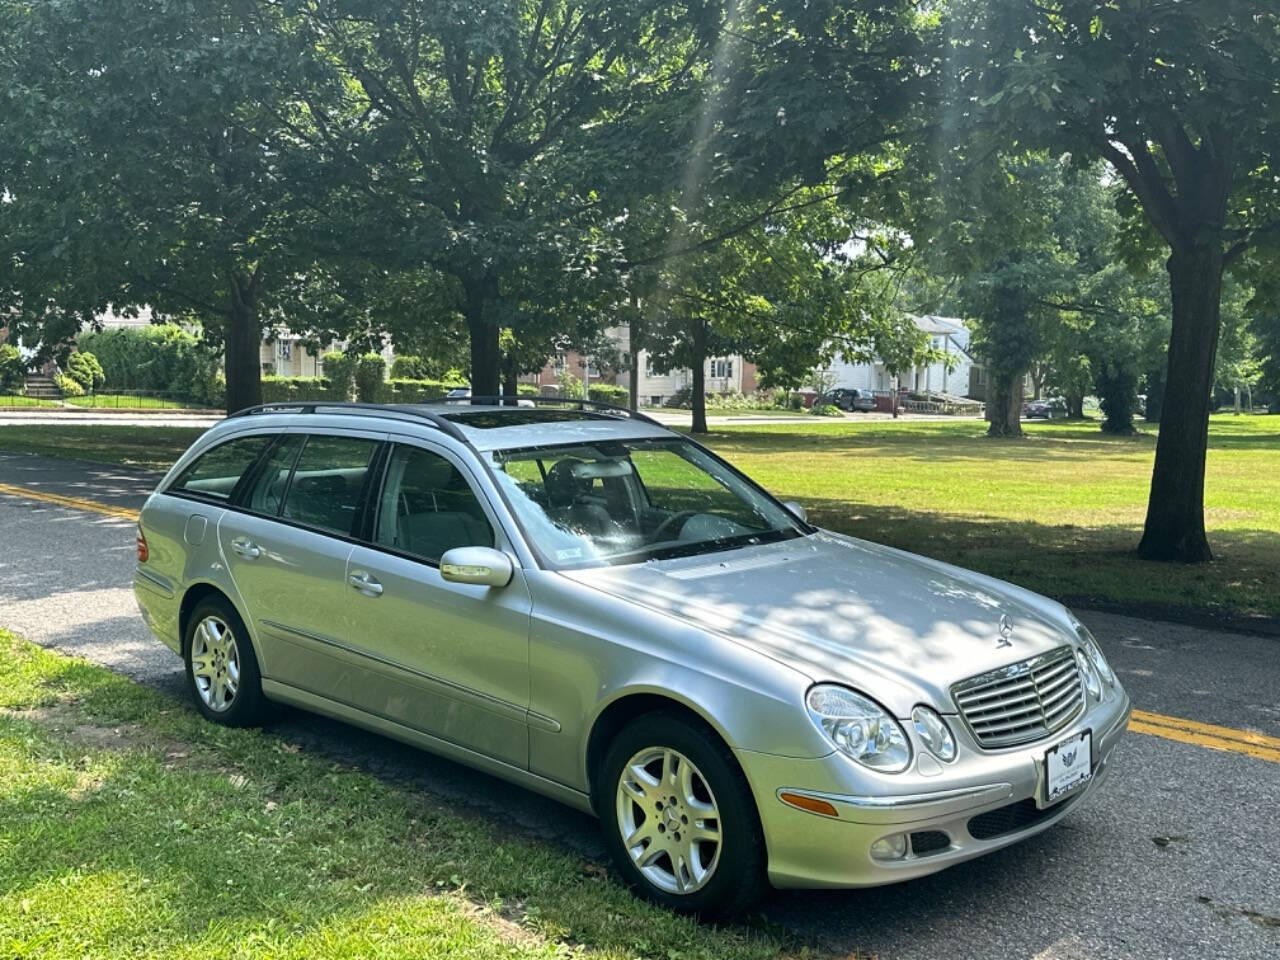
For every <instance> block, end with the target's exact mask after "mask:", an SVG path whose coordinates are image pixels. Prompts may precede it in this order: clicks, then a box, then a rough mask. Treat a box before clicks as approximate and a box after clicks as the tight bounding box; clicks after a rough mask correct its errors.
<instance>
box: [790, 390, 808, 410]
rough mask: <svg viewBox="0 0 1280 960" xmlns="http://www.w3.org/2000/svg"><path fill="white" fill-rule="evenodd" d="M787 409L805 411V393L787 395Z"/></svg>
mask: <svg viewBox="0 0 1280 960" xmlns="http://www.w3.org/2000/svg"><path fill="white" fill-rule="evenodd" d="M787 409H788V410H803V409H804V394H803V393H789V394H787Z"/></svg>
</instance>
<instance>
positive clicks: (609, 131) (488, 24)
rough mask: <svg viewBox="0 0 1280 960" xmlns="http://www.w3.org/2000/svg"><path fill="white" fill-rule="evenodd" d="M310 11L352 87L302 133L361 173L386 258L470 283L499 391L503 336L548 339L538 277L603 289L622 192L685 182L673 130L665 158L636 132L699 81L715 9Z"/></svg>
mask: <svg viewBox="0 0 1280 960" xmlns="http://www.w3.org/2000/svg"><path fill="white" fill-rule="evenodd" d="M297 9H298V11H299V21H298V23H299V29H301V30H304V31H305V32H306V34H307V35H308V36H309V37H310V41H311V43H312V45H313V46H314V47H315V48H316V49H317V50H318V51H320V54H321V61H322V62H323V63H331V64H336V65H337V68H338V70H339V72H340V77H341V83H342V88H343V89H344V91H345V93H346V97H345V100H344V102H343V103H342V104H340V105H339V106H335V107H326V106H325V105H323V104H316V105H314V109H313V110H312V111H311V115H310V119H311V120H312V121H313V123H312V124H311V125H310V126H309V127H308V128H307V129H303V128H302V126H301V125H300V127H299V132H300V135H303V136H305V137H306V138H307V139H308V140H309V142H311V143H312V144H313V145H314V146H315V147H316V148H317V149H320V150H323V151H324V152H325V153H326V154H327V155H328V156H329V157H331V158H332V159H333V160H334V162H335V164H337V165H338V166H340V167H341V168H342V169H343V170H344V171H345V174H344V175H345V177H346V179H348V181H349V182H350V183H351V184H352V187H351V191H350V196H349V202H350V203H351V205H352V209H353V210H359V211H360V213H359V218H361V219H363V220H365V221H366V222H369V223H376V225H377V227H376V232H377V234H378V236H372V235H371V236H369V237H368V238H367V239H368V240H369V241H370V244H371V249H379V248H380V253H378V255H377V256H378V257H379V258H380V259H383V260H384V261H385V262H387V263H395V264H397V265H399V266H400V267H401V268H416V269H420V268H424V267H429V268H431V269H433V270H435V271H437V272H439V273H440V274H442V275H444V276H447V277H449V278H450V279H451V281H452V282H453V283H454V284H455V288H454V289H455V294H456V308H457V310H458V312H459V313H460V314H461V315H462V317H463V318H464V320H465V323H466V328H467V331H468V337H469V341H470V366H471V383H472V388H473V390H474V391H475V393H476V394H478V395H492V394H497V393H498V392H499V379H500V373H501V367H502V360H503V356H502V350H501V346H500V336H501V331H502V330H503V329H504V328H510V329H511V330H512V331H513V335H514V337H515V339H516V341H517V342H521V341H525V340H529V339H531V337H530V336H529V335H527V334H526V332H525V331H522V330H521V326H522V321H523V320H524V319H526V318H527V316H528V311H527V310H526V309H524V308H525V307H527V305H528V303H529V302H530V301H529V297H528V290H529V286H530V281H531V280H532V281H533V282H534V283H535V284H541V283H543V282H544V281H553V282H560V283H563V282H566V280H565V279H564V278H567V277H569V276H572V277H576V278H577V279H578V280H579V281H580V282H582V283H592V282H594V281H596V280H597V279H598V278H599V276H600V275H601V272H602V270H604V269H605V266H606V265H607V263H608V262H609V261H610V260H611V257H610V256H609V255H608V251H606V250H602V249H600V248H599V247H598V246H597V245H596V242H595V241H596V239H597V238H598V236H599V230H600V228H601V224H602V222H603V221H605V220H606V219H607V218H608V216H609V215H610V214H611V213H616V211H611V210H609V209H607V204H608V203H609V202H610V201H609V198H610V197H615V196H616V195H617V194H618V192H619V190H618V184H619V183H620V182H624V183H625V182H629V181H630V180H632V179H636V178H639V179H645V178H653V177H655V176H659V177H662V178H666V179H669V178H670V176H671V174H670V170H671V165H670V164H668V163H665V162H663V156H662V153H663V149H664V148H663V146H662V142H661V141H660V140H659V139H657V136H656V134H657V133H659V132H660V131H656V130H654V129H651V130H650V131H649V134H650V136H649V138H648V139H647V140H645V141H643V142H644V143H645V153H646V161H647V162H646V163H643V164H638V163H636V162H635V156H636V144H637V143H638V142H641V141H640V140H639V139H638V138H637V136H636V130H635V129H634V126H633V125H634V123H635V121H636V119H637V117H638V116H639V115H641V114H642V113H644V112H645V110H646V109H648V108H649V107H650V106H651V105H652V103H653V102H654V101H655V100H661V99H663V98H667V97H679V96H681V94H682V93H683V92H684V91H685V90H686V89H687V88H692V87H695V86H696V84H697V82H698V78H699V72H700V70H701V64H702V62H703V54H704V53H705V49H706V44H707V42H708V41H709V38H710V33H708V32H707V30H708V28H714V26H715V10H714V8H704V7H702V6H701V5H700V4H696V3H695V4H692V5H684V4H682V3H678V2H673V0H640V2H635V3H625V4H618V3H612V2H607V0H537V2H516V0H498V2H495V3H490V4H486V5H483V6H475V5H469V4H457V3H454V2H452V0H383V2H379V3H375V4H368V3H355V2H352V0H303V2H301V3H299V4H297ZM677 115H678V116H682V115H683V114H682V113H681V112H680V111H677ZM678 133H679V131H676V130H674V129H673V130H671V131H668V132H667V133H666V134H665V135H664V136H666V137H673V136H676V135H678ZM671 142H673V143H674V142H675V141H671ZM553 278H555V279H554V280H553ZM532 339H535V340H536V339H539V336H538V335H534V336H532Z"/></svg>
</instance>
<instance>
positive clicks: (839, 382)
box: [829, 317, 974, 397]
mask: <svg viewBox="0 0 1280 960" xmlns="http://www.w3.org/2000/svg"><path fill="white" fill-rule="evenodd" d="M912 320H914V321H915V324H916V326H917V327H918V328H919V329H920V330H921V331H922V332H923V333H925V334H926V335H928V337H929V341H930V344H931V345H932V346H933V347H934V349H936V350H941V351H942V352H943V353H945V354H946V355H947V357H948V361H949V362H950V364H951V369H950V370H948V369H947V365H948V364H947V362H943V361H939V362H938V363H933V364H929V365H928V366H920V367H914V368H912V369H911V370H906V371H902V372H901V374H900V378H899V386H901V387H903V388H905V389H907V390H910V391H911V392H913V393H948V394H951V395H953V396H958V397H959V396H964V395H966V394H967V393H968V392H969V369H970V367H972V366H973V363H974V360H973V357H972V356H970V354H969V329H968V328H967V327H966V326H965V325H964V324H963V323H962V322H961V321H960V320H955V319H951V318H948V317H912ZM829 370H830V372H831V374H832V375H833V376H834V378H835V380H834V383H833V386H837V387H852V388H854V389H857V390H873V391H874V390H890V389H892V387H893V375H892V374H891V373H890V372H889V371H888V370H887V369H886V368H885V366H884V364H883V363H880V362H879V361H876V362H874V363H848V362H845V361H844V360H837V361H836V362H835V363H833V364H832V365H831V367H830V368H829Z"/></svg>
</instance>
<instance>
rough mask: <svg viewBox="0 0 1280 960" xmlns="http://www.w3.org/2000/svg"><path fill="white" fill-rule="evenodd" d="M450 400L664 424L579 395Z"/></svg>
mask: <svg viewBox="0 0 1280 960" xmlns="http://www.w3.org/2000/svg"><path fill="white" fill-rule="evenodd" d="M442 402H444V401H442V400H432V401H430V403H431V405H433V406H434V405H438V404H440V403H442ZM448 402H449V403H450V404H453V405H456V406H466V405H467V404H468V403H471V404H475V405H477V406H478V405H485V406H489V405H492V406H495V407H499V406H508V407H509V406H515V404H516V403H517V402H528V403H533V404H535V405H543V404H545V405H547V406H568V407H576V408H577V409H579V410H582V411H583V412H587V411H598V412H600V413H610V414H614V415H615V416H622V417H626V418H627V419H629V420H639V421H641V422H642V423H651V424H653V425H654V426H655V427H661V426H662V423H661V421H658V420H655V419H653V417H651V416H649V415H648V414H644V413H641V412H640V411H638V410H630V409H628V408H627V407H619V406H617V405H616V404H612V403H600V402H598V401H596V400H582V399H580V398H578V397H497V396H490V397H458V398H456V399H454V400H450V401H448Z"/></svg>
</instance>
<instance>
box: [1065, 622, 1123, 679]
mask: <svg viewBox="0 0 1280 960" xmlns="http://www.w3.org/2000/svg"><path fill="white" fill-rule="evenodd" d="M1071 622H1072V623H1074V624H1075V627H1076V636H1077V637H1079V638H1080V645H1081V646H1082V647H1084V652H1085V653H1087V654H1088V655H1089V662H1090V663H1092V664H1093V668H1094V669H1095V670H1097V671H1098V676H1100V677H1101V678H1102V680H1103V682H1104V683H1106V685H1107V686H1108V687H1114V686H1115V685H1116V674H1115V671H1114V670H1112V669H1111V664H1109V663H1107V658H1106V657H1104V656H1103V655H1102V648H1101V647H1100V646H1098V641H1097V640H1095V639H1093V634H1092V633H1090V632H1089V628H1088V627H1086V626H1085V625H1084V624H1083V623H1081V622H1080V621H1079V620H1077V619H1075V617H1072V618H1071Z"/></svg>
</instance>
